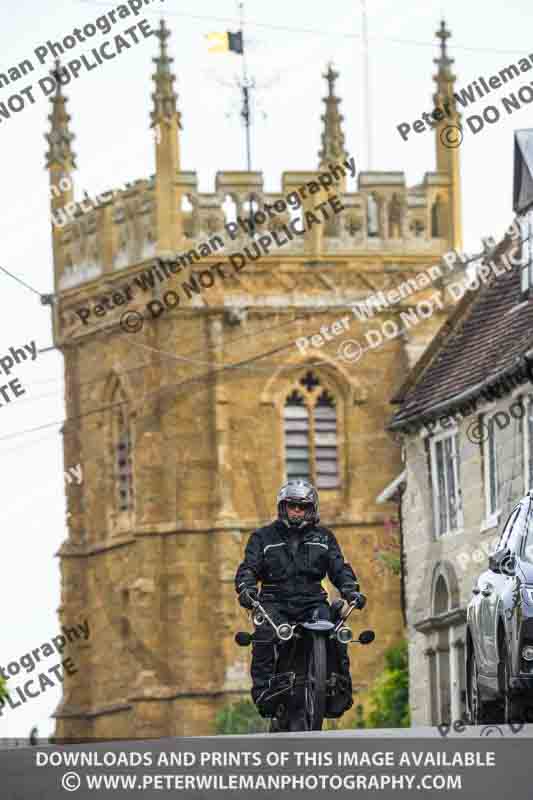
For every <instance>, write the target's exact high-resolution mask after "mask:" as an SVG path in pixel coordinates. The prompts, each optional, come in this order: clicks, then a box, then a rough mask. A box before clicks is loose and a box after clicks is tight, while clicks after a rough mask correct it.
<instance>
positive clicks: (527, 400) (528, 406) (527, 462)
mask: <svg viewBox="0 0 533 800" xmlns="http://www.w3.org/2000/svg"><path fill="white" fill-rule="evenodd" d="M517 400H520V402H521V403H522V407H523V409H524V414H523V416H522V418H521V421H522V422H523V426H522V455H523V459H524V494H527V493H528V492H529V491H530V489H532V488H533V393H529V392H528V393H527V394H524V395H521V396H520V397H518V398H517ZM515 402H516V401H515ZM530 413H531V436H530V435H529V432H530V425H529V414H530Z"/></svg>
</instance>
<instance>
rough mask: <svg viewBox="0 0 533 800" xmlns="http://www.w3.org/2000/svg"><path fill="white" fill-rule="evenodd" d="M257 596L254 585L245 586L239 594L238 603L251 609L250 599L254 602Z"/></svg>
mask: <svg viewBox="0 0 533 800" xmlns="http://www.w3.org/2000/svg"><path fill="white" fill-rule="evenodd" d="M258 597H259V593H258V591H257V588H256V587H255V586H254V587H253V588H252V587H251V586H250V587H249V588H247V587H246V586H245V587H244V588H243V590H242V592H241V593H240V594H239V603H240V604H241V606H242V607H243V608H246V609H249V610H251V609H252V608H253V605H252V600H253V601H254V602H256V600H257V599H258Z"/></svg>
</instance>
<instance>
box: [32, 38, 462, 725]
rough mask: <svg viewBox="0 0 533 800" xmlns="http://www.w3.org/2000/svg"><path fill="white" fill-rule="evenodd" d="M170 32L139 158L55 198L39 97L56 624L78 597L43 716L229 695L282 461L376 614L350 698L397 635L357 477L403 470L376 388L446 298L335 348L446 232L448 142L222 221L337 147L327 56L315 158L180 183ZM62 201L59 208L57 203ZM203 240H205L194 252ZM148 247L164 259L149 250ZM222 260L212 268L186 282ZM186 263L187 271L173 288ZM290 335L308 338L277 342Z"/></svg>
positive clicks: (369, 489)
mask: <svg viewBox="0 0 533 800" xmlns="http://www.w3.org/2000/svg"><path fill="white" fill-rule="evenodd" d="M168 37H169V31H168V30H167V29H166V27H165V25H164V23H161V26H160V28H159V30H158V39H159V55H158V57H157V58H155V59H154V61H155V65H156V68H155V74H154V76H153V81H154V86H155V89H154V92H153V95H152V98H153V110H152V114H151V127H152V128H154V130H155V132H156V136H155V142H154V147H155V163H156V173H155V176H152V177H150V178H146V179H141V180H137V181H135V183H134V184H132V185H127V187H126V188H123V189H120V190H117V191H113V192H109V193H107V194H108V195H109V196H108V197H107V198H106V197H105V196H101V197H100V199H99V201H98V202H97V203H95V204H94V207H92V208H89V209H87V208H86V207H84V206H83V205H82V204H80V203H74V200H73V191H72V174H73V170H74V168H75V157H74V153H73V151H72V139H73V135H72V133H70V130H69V123H70V118H69V116H68V114H67V113H66V110H65V102H66V100H65V97H64V96H63V95H62V91H61V87H60V86H58V88H57V91H56V95H55V97H53V98H52V99H51V103H52V114H51V116H50V121H51V131H50V133H49V134H48V136H47V138H48V142H49V149H48V153H47V166H48V169H49V173H50V181H51V184H52V187H58V188H56V193H57V197H56V198H55V200H54V201H53V203H52V211H53V212H54V214H55V216H54V219H55V220H56V222H58V224H56V225H54V228H53V241H54V269H55V291H56V302H55V305H54V341H55V344H56V346H57V347H58V348H59V349H60V350H61V351H62V352H63V354H64V358H65V384H66V417H67V422H66V424H65V426H64V430H63V432H64V454H65V464H67V465H68V464H76V463H78V462H81V464H82V468H83V478H84V479H83V483H82V485H80V486H76V485H74V484H73V485H72V486H71V487H70V488H69V490H68V492H69V495H68V512H69V515H68V537H67V539H66V540H65V542H64V543H63V545H62V546H61V548H60V551H59V557H60V561H61V575H62V600H61V606H60V609H59V614H60V619H61V623H62V624H63V625H65V626H69V627H70V626H71V625H73V624H76V623H78V622H82V621H83V620H85V619H88V620H89V624H90V631H91V633H90V639H89V641H88V642H87V643H86V645H85V646H84V648H81V647H80V646H79V645H78V646H76V650H75V652H74V653H73V659H74V660H75V663H76V666H77V667H78V672H77V673H76V674H74V675H72V676H68V675H67V676H65V683H64V694H63V699H62V702H61V704H60V706H59V707H58V709H57V711H56V714H55V716H56V718H57V730H56V735H57V736H60V737H65V738H74V737H92V736H93V737H117V738H128V737H151V736H169V735H187V736H191V735H202V734H208V733H213V732H214V717H215V714H216V712H217V711H218V710H219V709H220V708H221V707H223V706H224V705H225V704H227V703H229V702H231V701H232V700H235V699H238V698H240V697H243V696H248V688H249V678H248V666H249V652H248V651H247V650H243V649H240V648H238V647H236V645H235V644H234V641H233V635H234V632H235V631H236V630H238V629H240V628H242V627H243V626H246V625H247V617H246V614H245V612H243V611H242V610H241V609H240V607H239V606H238V604H237V602H236V595H235V593H234V588H233V576H234V572H235V569H236V567H237V565H238V563H239V561H240V560H241V558H242V554H243V550H244V546H245V544H246V541H247V538H248V536H249V534H250V533H251V531H252V530H253V529H254V528H255V527H257V526H258V525H259V524H261V523H265V522H267V521H268V520H270V519H272V518H273V516H274V515H275V497H276V493H277V490H278V488H279V486H280V484H281V483H282V482H283V480H284V479H285V477H286V475H287V474H297V473H298V474H308V475H309V476H310V477H311V479H313V480H314V481H315V482H316V483H317V484H318V487H319V492H320V497H321V517H322V522H323V524H325V525H326V526H328V527H331V528H332V529H333V531H334V532H335V534H336V536H337V538H338V540H339V542H340V544H341V546H342V547H343V549H344V553H345V555H346V557H347V558H348V559H349V560H350V562H351V563H352V564H353V565H354V567H355V570H356V572H357V574H358V576H359V578H360V583H361V586H362V589H363V591H364V592H365V593H367V595H368V597H369V601H368V605H367V608H366V609H365V611H364V612H363V613H361V614H360V615H359V617H358V618H357V619H354V627H355V629H356V630H359V629H361V628H362V627H372V628H374V629H375V630H376V632H377V639H376V643H375V644H374V645H373V646H371V647H368V648H364V649H363V648H360V649H358V648H353V650H352V668H353V679H354V680H353V682H354V687H355V689H356V690H357V691H358V695H357V696H356V698H355V702H356V704H357V703H358V702H360V701H362V702H364V698H365V692H366V690H367V688H368V686H369V685H370V684H371V682H372V680H373V678H374V677H375V676H376V675H377V674H378V672H379V670H380V669H381V667H382V664H383V651H384V649H386V648H387V647H388V646H390V645H392V644H394V643H397V642H398V641H399V640H400V639H401V637H402V627H403V625H402V617H401V612H400V590H399V580H398V578H397V577H395V576H394V575H393V574H392V572H390V571H389V570H388V569H386V568H385V567H384V566H383V561H382V560H381V559H380V558H379V553H380V552H381V551H384V550H386V549H388V548H389V547H390V545H391V540H390V526H389V528H388V527H387V525H388V524H389V522H390V518H391V515H392V516H393V515H394V511H395V507H394V506H393V505H392V504H390V505H388V506H385V507H384V506H380V505H378V504H376V497H377V495H378V494H379V493H380V491H381V490H382V489H383V487H384V486H385V485H386V484H387V483H389V482H390V481H391V480H392V479H393V478H394V477H395V476H396V475H397V474H398V472H399V471H400V470H401V463H400V454H399V452H398V447H397V445H396V444H395V443H394V442H392V441H391V440H390V439H389V438H388V437H387V436H386V435H385V433H384V432H383V428H384V423H385V420H386V419H388V418H389V416H390V412H391V408H390V406H389V398H390V397H391V396H392V395H393V393H394V390H395V389H396V387H397V386H398V385H399V384H400V383H401V381H402V380H403V378H404V375H405V373H406V371H407V370H408V369H409V368H410V366H412V364H413V363H414V362H415V361H416V359H417V358H418V356H419V354H420V353H421V352H422V350H423V349H424V348H425V346H426V345H427V343H428V342H429V341H430V340H431V338H432V336H433V335H434V333H435V330H436V329H437V328H438V327H439V325H440V324H441V323H442V321H443V320H444V318H445V313H446V311H445V310H441V311H438V313H436V314H435V315H433V316H432V317H431V318H429V319H427V320H425V321H424V320H420V324H416V325H415V326H412V327H411V329H410V330H409V331H408V332H407V333H405V334H404V335H402V336H401V337H397V338H395V339H393V340H391V341H388V340H386V341H384V343H383V345H382V346H380V347H378V348H376V349H375V350H374V349H373V350H369V351H368V352H366V353H365V355H364V357H363V358H362V359H360V360H359V361H357V362H354V361H350V360H349V359H348V360H346V359H344V360H343V358H340V357H339V352H338V350H339V345H340V344H341V342H342V341H343V340H344V339H345V338H346V337H348V336H349V337H350V338H351V339H355V340H363V339H364V335H365V331H366V330H367V328H368V323H365V322H363V321H360V320H359V319H358V318H357V317H356V316H355V315H354V314H353V313H351V311H350V305H351V304H352V303H354V302H356V301H362V300H364V299H365V298H367V297H368V295H369V294H370V293H372V294H373V293H375V292H380V291H387V290H389V289H393V288H394V286H397V285H398V283H400V282H405V281H407V280H408V279H409V278H411V279H413V278H414V276H416V275H417V274H418V273H420V272H421V271H422V270H424V269H425V268H427V266H428V265H430V264H435V263H436V262H438V260H439V257H440V255H441V254H442V253H443V252H445V251H447V250H448V249H449V247H450V245H451V242H452V239H453V238H454V236H455V234H453V235H452V229H450V228H449V226H448V227H446V226H444V227H443V226H442V225H441V220H442V219H453V220H455V219H456V214H455V210H454V209H455V205H454V204H455V203H458V183H455V182H454V181H455V177H456V176H454V174H452V173H453V169H454V164H455V161H446V160H445V159H444V157H443V158H442V160H441V162H440V163H439V167H440V169H442V170H443V171H439V172H436V173H426V175H425V178H424V181H423V183H421V184H420V185H417V186H414V187H412V188H408V187H407V186H406V183H405V177H404V175H403V173H402V172H390V173H384V172H367V173H362V174H359V175H358V186H357V190H351V191H350V190H349V188H348V187H347V185H346V182H345V180H344V178H341V179H340V180H339V182H338V184H337V185H333V186H330V187H328V188H323V187H319V188H320V191H317V192H316V193H312V194H307V195H306V197H305V199H304V200H303V205H304V208H303V209H302V208H300V209H291V210H285V211H284V212H283V213H280V214H278V215H277V216H274V217H269V216H268V215H266V214H263V216H264V217H265V221H264V222H263V223H258V225H257V229H256V231H255V232H254V234H253V235H252V234H250V232H246V231H245V227H246V226H241V228H240V229H239V230H240V233H239V234H238V236H236V237H235V239H234V240H230V239H229V238H228V236H226V235H225V227H224V226H225V224H226V223H227V222H228V221H231V220H235V218H236V217H245V218H247V216H248V215H249V214H250V213H251V212H252V211H253V210H254V209H255V210H261V209H263V210H264V209H265V208H266V204H269V205H270V206H272V205H273V204H275V203H276V202H278V201H282V200H283V198H284V197H286V196H288V194H289V193H291V192H293V191H295V190H298V189H299V187H302V186H304V185H306V184H310V183H311V182H315V185H316V180H317V175H318V174H319V173H320V172H321V173H324V172H326V171H330V170H332V169H333V168H334V167H338V165H340V164H342V162H343V161H344V160H345V159H346V158H347V156H348V154H349V152H350V149H349V148H347V147H346V145H345V141H344V134H343V131H342V116H341V114H340V113H339V105H340V102H341V101H340V99H339V98H338V97H337V96H336V94H335V81H336V79H337V77H338V73H336V72H335V71H334V70H333V67H332V66H331V65H330V66H329V68H328V71H327V73H326V75H325V77H326V80H327V83H328V95H327V97H326V98H325V114H324V116H323V117H322V120H323V133H322V148H321V150H320V154H319V161H318V163H317V164H316V167H315V168H314V169H311V170H309V171H308V172H296V171H286V172H284V173H283V175H282V178H281V185H280V191H279V192H275V193H266V192H265V191H264V189H263V176H262V173H260V172H250V173H248V172H218V173H217V175H216V181H215V190H214V191H213V192H211V193H201V192H199V191H198V184H197V175H196V173H195V172H193V171H183V169H182V166H181V162H180V147H179V137H180V129H181V119H180V112H179V111H178V109H177V96H176V93H175V92H174V88H173V83H174V75H173V74H172V71H171V64H172V61H173V59H172V58H170V57H169V55H168V47H167V44H168ZM57 70H59V65H58V66H57ZM317 113H318V109H317ZM437 135H438V134H437ZM356 160H357V159H356ZM336 193H338V196H339V200H340V202H341V203H342V206H343V209H342V210H341V211H340V213H337V214H331V215H330V217H329V219H328V220H327V221H324V222H323V223H321V224H318V225H314V226H312V227H311V226H310V225H309V226H308V225H307V221H306V220H307V219H308V217H307V216H306V217H305V219H304V218H303V217H304V215H306V214H308V213H309V212H310V211H311V210H312V209H315V210H316V208H317V207H318V206H319V205H320V204H321V203H324V202H326V201H327V200H328V197H329V198H332V197H333V196H334V195H335V194H336ZM69 203H70V206H69V208H70V211H71V212H72V213H71V215H70V216H69V217H68V218H67V217H65V216H64V215H62V214H61V213H59V212H60V211H61V209H62V208H63V206H65V205H66V204H69ZM231 206H233V208H232V209H231ZM436 206H437V208H436ZM280 207H281V206H280ZM446 215H448V216H446ZM454 224H455V223H454ZM288 225H294V229H296V228H298V230H301V231H302V235H301V236H295V237H293V239H292V240H291V241H290V242H288V243H287V244H285V245H284V246H282V247H281V246H280V247H275V248H272V249H271V251H270V252H269V254H268V255H265V256H263V257H261V258H257V259H256V260H254V261H253V262H252V261H251V260H250V261H249V263H247V264H246V266H245V267H244V268H241V269H239V270H236V269H232V270H230V269H226V268H225V266H224V264H225V263H226V261H227V259H228V258H229V256H230V255H231V254H232V253H233V252H235V251H242V250H243V248H244V247H248V248H249V249H250V250H251V248H252V245H253V243H254V242H255V241H256V238H257V236H258V235H259V234H265V235H266V234H268V233H271V234H273V233H275V232H276V231H278V232H279V231H280V230H281V229H282V228H283V226H285V228H287V226H288ZM453 231H455V228H454V229H453ZM206 240H208V241H211V242H214V243H218V241H219V240H220V241H221V242H223V246H222V247H221V248H220V249H219V250H218V252H217V253H210V252H209V248H208V249H207V251H206V250H205V244H204V249H203V250H202V243H205V241H206ZM217 246H218V244H217ZM198 252H200V253H201V256H198ZM157 257H161V258H163V257H166V258H168V259H173V261H172V260H168V261H166V262H165V261H163V262H162V265H161V266H159V267H157V266H156V263H157V262H156V260H155V259H156V258H157ZM165 263H166V264H167V265H169V266H167V267H165V266H164V264H165ZM220 263H222V264H223V267H222V268H221V270H219V274H220V273H221V274H222V275H224V278H223V279H222V278H219V279H218V280H216V281H214V282H213V281H211V282H205V281H203V280H202V274H203V275H205V274H207V271H208V270H212V271H213V272H212V274H214V270H215V267H216V265H217V264H220ZM172 264H174V266H175V267H176V265H178V264H179V265H180V266H179V269H178V268H177V267H176V268H175V269H174V268H172ZM150 269H151V270H152V286H153V288H149V287H148V284H146V275H147V273H148V271H149V270H150ZM163 271H165V274H163ZM154 274H155V275H156V276H157V277H156V278H155V280H154V277H153V276H154ZM143 276H144V277H143ZM195 281H199V282H200V284H198V283H197V284H196V285H197V286H198V285H201V291H196V290H195V291H193V290H191V288H190V287H191V285H194V282H195ZM185 285H188V286H189V289H188V290H187V291H186V292H184V286H185ZM143 286H144V287H145V288H146V291H145V290H144V289H143V288H142V287H143ZM441 288H442V287H437V286H432V287H430V288H429V289H427V292H430V291H440V289H441ZM174 290H175V292H174ZM179 291H181V298H180V301H178V302H176V301H175V300H174V301H173V303H170V300H169V298H170V297H171V295H172V294H173V292H174V294H175V295H176V296H179V295H178V292H179ZM185 294H186V295H187V297H185ZM422 296H424V294H423V293H422V294H420V292H419V293H418V294H417V296H416V298H413V297H407V298H406V299H404V300H403V301H402V302H401V303H400V304H398V305H392V306H388V307H386V308H384V309H382V310H381V311H378V312H377V313H376V317H375V320H374V319H373V320H372V321H371V322H372V324H381V323H382V322H383V321H386V320H394V319H396V318H398V315H399V314H400V312H402V311H406V310H408V309H409V308H410V307H411V306H413V305H414V304H415V302H417V301H418V300H419V299H420V298H421V297H422ZM157 303H159V305H157ZM147 304H148V306H150V307H151V308H152V309H157V313H150V312H149V311H148V310H147ZM161 309H162V310H161ZM134 312H136V314H135V313H134ZM163 312H164V313H163ZM128 315H130V316H129V320H130V321H131V320H133V323H134V324H133V323H132V325H131V329H130V328H129V327H128V325H129V322H128V323H126V324H125V316H126V318H128ZM141 315H142V318H141ZM341 318H344V319H345V321H346V322H345V323H341V322H339V320H340V319H341ZM121 320H122V322H121ZM343 325H344V335H343V336H340V335H339V331H342V330H343ZM339 326H340V328H339ZM139 327H141V329H140V330H135V328H139ZM321 329H322V333H321V332H320V331H321ZM317 336H318V338H317ZM298 339H300V340H303V339H307V340H308V343H307V344H303V345H302V342H301V341H300V346H299V347H298V346H296V345H295V341H296V340H298ZM328 588H330V587H329V585H328ZM333 593H334V591H333V590H332V594H333ZM353 617H355V615H353ZM353 617H352V618H353ZM352 713H353V712H352ZM347 722H348V720H347V719H346V718H345V720H343V724H347Z"/></svg>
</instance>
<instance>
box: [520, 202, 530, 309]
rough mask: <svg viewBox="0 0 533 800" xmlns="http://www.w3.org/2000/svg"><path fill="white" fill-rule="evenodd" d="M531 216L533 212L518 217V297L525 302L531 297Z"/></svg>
mask: <svg viewBox="0 0 533 800" xmlns="http://www.w3.org/2000/svg"><path fill="white" fill-rule="evenodd" d="M532 215H533V212H532V211H531V210H530V211H527V212H526V213H525V214H524V215H523V216H521V217H519V220H518V224H519V226H520V239H521V243H520V296H521V300H527V299H528V298H529V297H531V296H533V291H532V290H533V258H532V246H531V245H532V242H531V238H532Z"/></svg>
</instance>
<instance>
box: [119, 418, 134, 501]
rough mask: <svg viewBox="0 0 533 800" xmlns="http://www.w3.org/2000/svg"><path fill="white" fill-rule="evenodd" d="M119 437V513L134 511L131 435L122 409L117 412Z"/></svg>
mask: <svg viewBox="0 0 533 800" xmlns="http://www.w3.org/2000/svg"><path fill="white" fill-rule="evenodd" d="M117 417H118V436H117V444H116V454H115V468H116V487H117V493H118V497H117V500H118V509H119V511H131V510H132V509H133V466H132V459H131V433H130V428H129V425H128V424H127V422H126V419H125V415H124V412H123V410H122V409H119V411H118V412H117Z"/></svg>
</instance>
